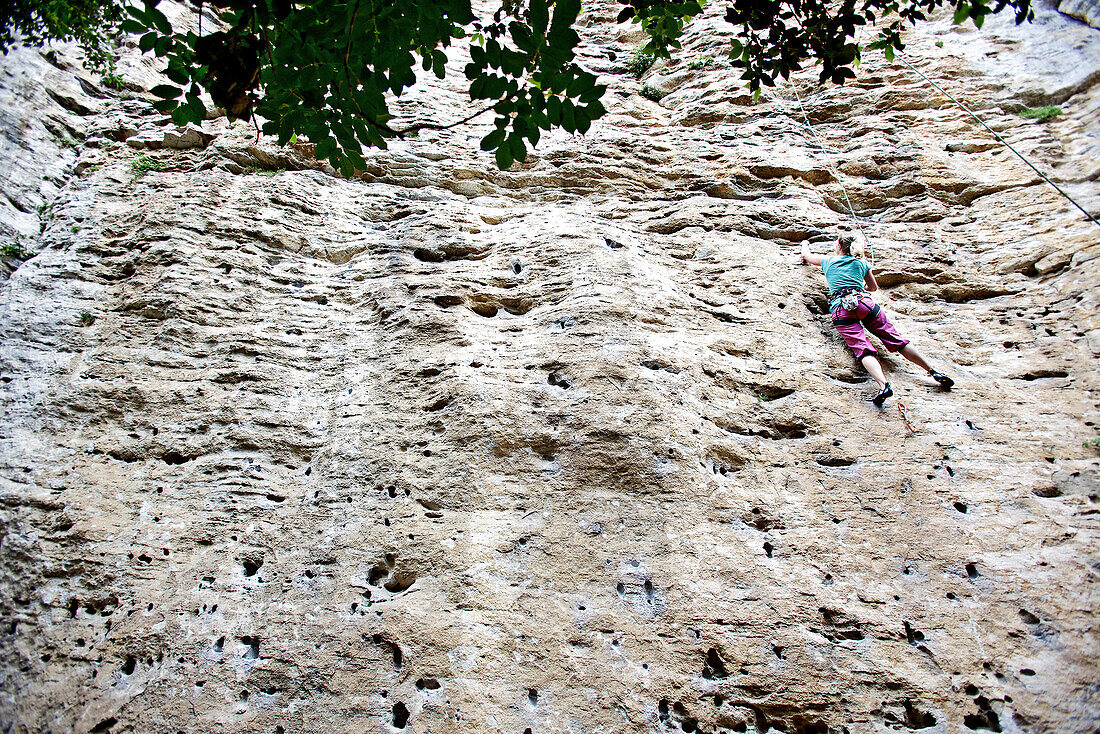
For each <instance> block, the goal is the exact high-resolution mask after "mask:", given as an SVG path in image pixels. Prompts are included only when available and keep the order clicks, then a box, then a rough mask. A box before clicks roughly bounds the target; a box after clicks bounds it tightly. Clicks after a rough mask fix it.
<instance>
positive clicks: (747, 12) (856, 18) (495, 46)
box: [0, 0, 1032, 174]
mask: <svg viewBox="0 0 1100 734" xmlns="http://www.w3.org/2000/svg"><path fill="white" fill-rule="evenodd" d="M618 1H619V3H620V4H621V5H622V6H623V8H622V9H621V12H620V13H619V16H618V20H619V22H627V21H630V20H632V21H633V22H636V23H639V24H641V27H642V28H643V29H644V30H645V31H646V33H647V34H648V35H649V41H648V43H647V44H646V45H645V47H644V48H643V49H642V50H641V53H640V55H639V56H638V57H636V58H652V57H654V56H660V57H665V58H668V57H669V56H670V54H671V51H672V50H674V49H677V48H679V47H680V41H679V39H680V37H681V35H682V34H683V30H684V26H685V24H686V23H687V22H688V21H690V20H691V19H692V18H693V17H695V16H697V15H699V14H700V13H701V12H702V11H703V2H702V0H686V1H684V0H618ZM131 2H133V0H106V1H104V2H97V1H96V0H39V1H38V2H35V1H34V0H12V2H9V4H8V5H6V6H5V7H4V9H3V10H0V24H3V26H2V28H3V30H2V31H0V50H4V51H5V52H6V50H7V48H8V47H9V46H11V45H12V44H14V43H18V42H24V43H35V44H37V43H41V42H43V41H46V40H50V39H65V40H70V39H76V40H79V41H80V42H81V43H82V44H83V45H84V46H85V48H86V49H92V50H93V51H94V52H95V53H99V54H101V56H100V58H102V53H103V48H104V39H105V38H106V37H107V36H108V35H109V34H110V33H111V32H113V31H114V30H115V29H116V28H117V29H119V30H121V31H123V32H126V33H132V34H135V35H137V36H138V46H139V47H140V48H141V50H142V51H144V52H150V53H154V54H156V55H157V56H158V57H161V58H163V59H164V60H165V61H166V62H167V69H166V72H165V73H166V75H167V77H168V79H169V81H170V82H171V83H166V84H161V85H158V86H156V87H154V88H153V89H152V90H151V91H152V93H153V94H154V95H155V96H156V97H158V98H159V101H157V102H156V103H155V104H154V106H155V107H156V108H157V109H158V110H160V111H162V112H165V113H167V114H169V115H171V117H172V119H173V120H174V121H176V122H177V123H181V124H182V123H186V122H192V121H199V120H202V119H203V118H204V117H205V116H206V108H205V105H204V104H203V101H202V99H201V97H200V93H201V92H202V91H203V90H205V91H206V92H208V93H209V94H210V97H211V99H213V101H214V103H215V104H216V105H218V106H219V107H222V108H224V109H225V111H226V113H227V114H228V115H229V117H230V118H248V117H251V116H252V115H253V114H255V115H257V116H258V117H259V118H262V119H263V120H264V123H263V131H264V132H265V133H269V134H272V135H277V136H278V138H279V141H280V143H283V144H285V143H287V142H289V141H290V140H292V139H295V138H296V137H299V136H304V137H307V138H308V139H309V140H310V141H311V142H313V143H315V144H316V155H317V157H318V158H322V159H328V160H330V161H331V162H332V163H333V165H335V166H336V167H337V168H339V169H340V170H341V171H343V172H344V173H345V174H351V173H352V172H353V171H354V170H355V169H356V168H365V166H366V164H365V161H364V160H363V157H362V149H363V147H364V146H367V147H370V146H374V147H379V148H385V147H386V145H387V141H388V140H391V139H393V138H395V137H400V136H403V135H406V134H409V133H412V132H415V131H416V130H420V129H424V128H443V127H451V126H453V125H455V124H461V123H463V122H467V121H469V120H470V119H472V118H473V117H475V116H477V115H479V114H483V113H487V112H489V111H492V112H494V113H495V121H494V123H495V124H494V129H493V130H492V131H491V132H489V133H488V134H487V135H486V136H485V137H484V138H483V139H482V141H481V147H482V149H483V150H486V151H493V152H494V155H495V158H496V162H497V165H498V166H499V167H500V168H502V169H505V168H508V167H509V166H511V165H512V163H513V162H514V161H517V160H518V161H523V160H525V159H526V157H527V150H528V146H529V145H530V146H534V145H537V144H538V142H539V139H540V137H541V135H542V133H543V131H548V130H553V129H555V128H562V129H564V130H567V131H569V132H577V133H585V132H587V131H588V129H589V127H590V126H591V124H592V121H593V120H595V119H597V118H599V117H600V116H601V115H603V114H604V112H605V109H604V106H603V104H602V103H601V97H602V96H603V94H604V92H605V91H606V86H605V85H602V84H597V83H596V82H597V79H596V76H595V75H594V74H592V73H591V72H589V71H586V70H585V69H583V68H582V67H581V66H580V65H579V64H578V63H577V62H576V48H577V45H578V44H579V43H580V36H579V35H578V33H577V31H576V29H575V26H576V25H577V21H578V16H579V14H580V12H581V4H580V0H501V2H502V4H501V5H500V7H499V8H498V9H497V10H496V12H495V13H493V14H492V15H491V16H487V17H479V16H478V15H476V14H475V13H474V11H473V8H472V5H471V2H470V0H434V1H433V2H423V0H300V1H299V2H291V0H206V3H205V4H206V9H207V11H209V10H211V9H212V10H214V11H215V12H216V13H217V15H218V18H219V21H220V22H219V23H218V29H217V30H207V31H206V32H203V31H202V29H201V27H200V29H199V31H198V32H195V31H192V30H187V31H181V30H179V29H176V28H174V27H173V25H172V23H171V22H169V20H168V18H167V16H166V15H165V14H164V12H163V11H162V9H161V8H160V7H158V4H159V0H139V1H138V2H136V4H131ZM728 2H729V3H730V4H729V5H728V7H727V9H726V16H725V17H726V20H727V21H729V22H730V23H731V24H733V26H734V28H735V37H734V38H733V39H732V40H731V45H730V50H729V57H730V60H731V63H732V64H733V65H734V66H735V67H740V68H742V69H743V70H744V71H743V73H742V75H741V77H742V79H744V80H745V81H746V82H747V84H748V86H749V87H750V88H751V89H752V90H753V91H754V92H755V93H757V94H759V91H760V89H761V87H762V86H774V84H775V82H776V80H777V79H778V78H780V77H782V78H784V79H786V78H789V76H790V74H791V72H792V71H795V70H798V69H801V68H802V65H803V64H804V63H806V62H807V60H810V59H813V60H815V61H817V62H819V63H820V64H821V67H822V70H821V80H822V81H832V82H834V83H838V84H842V83H844V81H845V80H846V79H850V78H853V77H854V76H855V72H854V67H855V66H856V65H857V64H858V62H859V58H860V51H861V46H860V34H861V31H862V29H863V27H865V26H867V25H869V24H872V25H874V24H877V25H878V28H879V31H878V35H877V37H874V38H873V40H870V42H869V43H868V47H869V48H876V49H883V50H884V52H885V54H886V56H887V58H888V59H892V58H893V54H894V51H895V50H902V49H903V48H904V45H903V43H902V40H901V35H900V34H901V31H902V29H903V27H904V24H905V23H916V22H918V21H922V20H926V19H927V18H928V16H929V15H930V14H931V13H932V12H934V11H936V10H937V9H939V8H940V7H942V6H947V7H951V8H953V9H954V20H955V22H956V23H962V22H963V21H965V20H966V19H968V18H969V19H971V20H972V22H973V23H974V24H975V25H976V26H978V27H980V26H981V25H982V22H983V21H984V19H985V17H986V16H987V15H989V14H991V13H996V12H1000V11H1001V10H1004V9H1005V8H1009V7H1010V8H1011V9H1012V10H1013V11H1014V13H1015V16H1016V22H1017V23H1020V22H1023V21H1024V20H1030V19H1031V17H1032V11H1031V8H1030V0H728ZM9 8H10V9H9ZM199 8H200V11H201V10H202V9H203V6H202V5H201V4H200V6H199ZM124 12H125V20H122V18H123V15H124ZM20 34H21V35H20ZM460 41H461V42H463V43H464V44H466V45H467V46H468V54H469V57H470V59H471V60H470V61H469V63H467V64H466V65H465V68H464V73H465V77H466V79H467V80H468V82H469V87H468V93H469V96H470V99H471V100H472V101H473V102H474V103H475V104H478V105H480V107H478V108H476V111H475V112H474V113H473V114H472V115H470V116H469V117H467V118H465V119H464V120H459V121H456V122H454V123H451V124H449V125H442V124H435V123H419V124H415V125H411V126H407V127H404V128H398V127H394V126H393V125H392V124H391V123H392V122H393V116H392V115H391V114H390V104H391V103H392V100H393V98H394V97H399V96H401V95H402V94H403V93H404V92H405V91H407V90H408V89H409V88H410V87H411V86H413V85H414V84H416V82H417V75H416V71H415V69H416V67H417V66H418V65H419V66H420V68H421V69H422V70H423V72H425V73H428V72H430V73H432V74H434V75H435V76H437V77H439V78H443V77H444V76H445V75H446V73H447V62H448V58H449V57H448V54H451V53H454V46H455V45H456V44H457V43H458V42H460ZM631 71H632V72H634V71H635V70H634V69H633V67H632V68H631ZM641 71H642V73H644V71H645V69H644V68H642V69H641Z"/></svg>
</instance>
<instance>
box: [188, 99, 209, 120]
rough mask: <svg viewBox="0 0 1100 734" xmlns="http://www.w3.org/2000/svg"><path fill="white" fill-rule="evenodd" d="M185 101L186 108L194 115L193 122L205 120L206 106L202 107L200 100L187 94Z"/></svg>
mask: <svg viewBox="0 0 1100 734" xmlns="http://www.w3.org/2000/svg"><path fill="white" fill-rule="evenodd" d="M186 99H187V106H188V107H190V108H191V109H192V110H193V111H194V113H195V117H194V120H193V121H194V122H199V121H201V120H204V119H206V105H204V104H203V103H202V100H201V99H199V98H198V97H197V96H195V95H194V94H187V95H186Z"/></svg>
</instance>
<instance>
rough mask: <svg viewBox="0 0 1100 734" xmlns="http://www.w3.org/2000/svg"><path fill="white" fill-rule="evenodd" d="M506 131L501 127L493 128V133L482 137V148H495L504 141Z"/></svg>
mask: <svg viewBox="0 0 1100 734" xmlns="http://www.w3.org/2000/svg"><path fill="white" fill-rule="evenodd" d="M504 133H505V131H504V130H503V129H501V128H497V129H496V130H493V131H492V132H491V133H489V134H488V135H486V136H485V137H484V138H482V139H481V149H482V150H493V149H494V148H496V147H497V146H499V145H500V144H501V143H502V142H504Z"/></svg>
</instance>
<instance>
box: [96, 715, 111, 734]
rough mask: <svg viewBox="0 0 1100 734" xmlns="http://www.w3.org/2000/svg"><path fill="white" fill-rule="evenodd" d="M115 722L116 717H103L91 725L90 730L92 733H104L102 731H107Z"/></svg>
mask: <svg viewBox="0 0 1100 734" xmlns="http://www.w3.org/2000/svg"><path fill="white" fill-rule="evenodd" d="M117 723H118V719H116V718H115V717H113V716H112V717H111V718H109V719H104V720H103V721H101V722H99V723H98V724H96V725H95V726H93V727H92V730H91V732H92V734H104V732H109V731H110V730H111V727H112V726H114V725H115V724H117Z"/></svg>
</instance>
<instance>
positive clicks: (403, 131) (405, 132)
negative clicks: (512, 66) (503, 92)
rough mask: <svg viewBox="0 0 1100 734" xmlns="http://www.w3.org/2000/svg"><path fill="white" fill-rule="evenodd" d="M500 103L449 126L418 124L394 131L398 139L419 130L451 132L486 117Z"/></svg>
mask: <svg viewBox="0 0 1100 734" xmlns="http://www.w3.org/2000/svg"><path fill="white" fill-rule="evenodd" d="M498 102H500V100H499V99H498V100H493V103H492V104H491V105H489V106H488V107H486V108H485V109H483V110H479V111H477V112H475V113H474V114H472V115H470V116H468V117H463V118H462V119H461V120H458V121H457V122H452V123H450V124H449V125H440V124H437V123H434V122H418V123H416V124H415V125H409V126H408V127H404V128H401V129H400V130H393V133H394V134H395V135H397V137H399V138H403V137H405V136H406V135H408V134H409V133H414V132H417V131H419V130H450V129H451V128H452V127H458V126H459V125H463V124H465V123H467V122H469V121H470V120H472V119H474V118H475V117H478V116H479V115H484V114H485V113H486V112H488V111H489V110H491V109H493V108H494V107H496V106H497V103H498Z"/></svg>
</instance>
